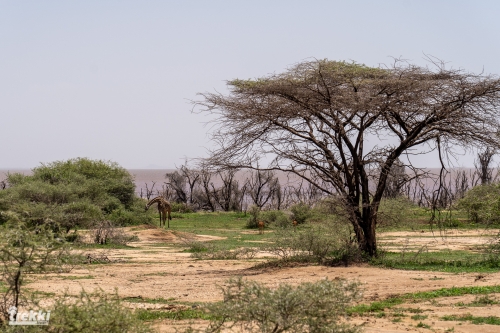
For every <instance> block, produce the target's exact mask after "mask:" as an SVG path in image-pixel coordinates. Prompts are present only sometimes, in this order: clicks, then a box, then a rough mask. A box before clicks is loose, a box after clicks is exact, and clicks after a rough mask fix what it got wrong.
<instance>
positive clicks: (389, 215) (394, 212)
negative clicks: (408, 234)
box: [377, 197, 415, 228]
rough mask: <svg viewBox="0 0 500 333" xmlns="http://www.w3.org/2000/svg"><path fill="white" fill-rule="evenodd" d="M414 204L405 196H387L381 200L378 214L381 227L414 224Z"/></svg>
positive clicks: (378, 222)
mask: <svg viewBox="0 0 500 333" xmlns="http://www.w3.org/2000/svg"><path fill="white" fill-rule="evenodd" d="M414 206H415V205H414V204H413V203H412V202H411V201H410V200H408V199H407V198H405V197H397V198H385V199H382V201H381V202H380V207H379V210H378V215H377V224H378V226H379V227H389V228H390V227H398V226H399V227H401V226H408V225H410V224H412V222H413V221H414V219H412V208H414Z"/></svg>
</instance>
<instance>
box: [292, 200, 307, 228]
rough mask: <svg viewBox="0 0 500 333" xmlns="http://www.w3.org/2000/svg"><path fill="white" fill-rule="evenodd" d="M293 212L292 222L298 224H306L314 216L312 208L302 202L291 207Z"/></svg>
mask: <svg viewBox="0 0 500 333" xmlns="http://www.w3.org/2000/svg"><path fill="white" fill-rule="evenodd" d="M290 211H291V212H292V221H297V223H298V224H302V223H305V222H306V220H307V219H308V218H310V217H311V216H312V212H311V207H309V205H307V204H305V203H303V202H301V203H298V204H295V205H293V206H291V207H290Z"/></svg>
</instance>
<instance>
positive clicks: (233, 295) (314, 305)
mask: <svg viewBox="0 0 500 333" xmlns="http://www.w3.org/2000/svg"><path fill="white" fill-rule="evenodd" d="M222 291H223V294H224V301H223V302H218V303H212V304H209V305H208V306H207V308H208V312H209V314H210V315H211V316H212V317H213V318H215V319H212V322H211V324H210V326H209V327H208V328H207V329H206V331H205V332H220V331H221V330H224V329H231V328H232V327H238V328H239V329H240V331H242V332H264V333H267V332H297V333H303V332H315V333H316V332H317V333H320V332H344V333H355V332H359V329H358V328H357V327H355V326H354V325H352V324H349V323H348V322H346V321H345V319H344V318H345V314H346V309H347V308H348V306H349V305H350V304H351V303H352V302H354V301H356V300H357V299H359V297H360V290H359V284H358V283H356V282H347V281H345V280H336V281H330V280H321V281H318V282H314V283H302V284H300V285H298V286H296V287H292V286H290V285H288V284H281V285H279V287H278V288H276V289H270V288H268V287H265V286H264V285H263V284H260V283H258V282H255V281H246V280H243V279H242V278H239V279H231V280H229V281H227V283H226V284H225V287H224V288H223V289H222ZM190 331H192V332H193V331H194V330H192V329H191V330H190Z"/></svg>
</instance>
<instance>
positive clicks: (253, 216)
mask: <svg viewBox="0 0 500 333" xmlns="http://www.w3.org/2000/svg"><path fill="white" fill-rule="evenodd" d="M248 214H249V215H250V217H249V218H248V220H247V224H246V227H247V228H249V229H255V228H257V227H258V223H259V218H260V208H259V206H256V205H252V206H250V208H249V209H248Z"/></svg>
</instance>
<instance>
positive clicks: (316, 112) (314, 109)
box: [198, 60, 500, 256]
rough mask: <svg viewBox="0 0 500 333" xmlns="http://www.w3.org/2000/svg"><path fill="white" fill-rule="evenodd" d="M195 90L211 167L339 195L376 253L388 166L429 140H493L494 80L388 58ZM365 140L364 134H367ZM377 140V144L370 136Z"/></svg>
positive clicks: (306, 67) (499, 109)
mask: <svg viewBox="0 0 500 333" xmlns="http://www.w3.org/2000/svg"><path fill="white" fill-rule="evenodd" d="M228 86H229V90H230V92H229V94H228V95H223V94H218V93H206V94H202V96H203V100H202V101H200V102H198V105H199V106H201V108H202V110H204V111H205V112H209V113H212V114H215V115H216V126H215V131H214V132H213V139H214V140H215V142H216V143H217V144H218V147H217V148H216V149H215V150H213V151H212V153H211V157H210V158H208V159H207V160H206V163H207V164H208V165H210V166H215V167H219V168H220V167H222V168H231V167H251V168H259V166H262V157H263V156H267V157H269V156H271V157H272V161H271V163H270V165H269V166H268V167H267V168H268V169H278V170H283V171H289V172H292V173H295V174H297V175H298V176H300V177H302V178H304V179H306V180H307V181H309V182H310V184H312V185H313V186H316V187H318V188H320V189H321V190H323V191H324V192H326V193H329V194H339V196H338V197H340V198H341V199H342V200H341V201H342V203H343V204H344V207H345V212H346V213H347V216H349V219H350V221H351V223H352V225H353V228H354V231H355V233H356V237H357V240H358V244H359V246H360V248H361V250H362V251H364V252H365V253H368V254H369V255H370V256H375V255H376V254H377V245H376V237H375V230H376V228H375V226H376V222H377V212H378V207H379V203H380V200H381V198H382V195H383V193H384V190H385V187H386V182H387V177H388V175H389V172H390V171H391V168H392V166H393V165H394V164H395V163H399V162H397V161H398V159H399V157H400V156H401V155H402V154H405V153H408V152H410V153H411V152H412V151H414V149H416V148H417V147H418V146H422V145H425V144H427V145H428V147H430V148H431V149H432V148H433V147H434V148H435V147H437V148H438V149H439V151H440V155H439V156H440V158H441V159H442V160H443V159H445V158H446V157H447V156H449V154H446V153H450V152H451V149H452V147H453V146H455V145H460V146H463V147H466V148H470V147H473V146H477V147H482V146H492V147H498V146H499V144H498V128H499V121H498V117H499V113H500V80H499V79H498V78H497V77H494V76H487V75H476V74H471V73H467V72H465V71H462V70H452V69H451V70H450V69H446V68H444V66H436V69H435V70H432V69H429V68H423V67H418V66H414V65H411V64H407V63H403V62H398V61H396V62H395V64H394V65H393V66H392V67H380V68H371V67H367V66H364V65H360V64H356V63H347V62H337V61H328V60H315V61H309V62H303V63H300V64H298V65H296V66H294V67H292V68H290V69H289V70H287V71H286V72H284V73H282V74H274V75H269V76H267V77H263V78H260V79H256V80H233V81H229V82H228ZM369 141H371V142H369ZM373 142H376V145H374V144H373Z"/></svg>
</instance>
